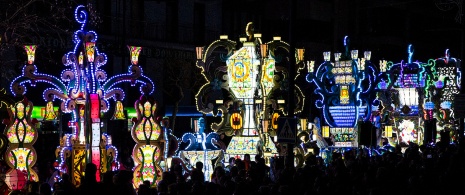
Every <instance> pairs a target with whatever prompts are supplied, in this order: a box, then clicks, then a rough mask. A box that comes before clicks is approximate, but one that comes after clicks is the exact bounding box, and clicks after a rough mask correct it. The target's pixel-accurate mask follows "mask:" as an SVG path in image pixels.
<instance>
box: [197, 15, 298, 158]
mask: <svg viewBox="0 0 465 195" xmlns="http://www.w3.org/2000/svg"><path fill="white" fill-rule="evenodd" d="M246 34H247V37H241V38H240V43H241V47H239V48H238V49H237V48H236V47H237V46H236V45H237V42H235V41H232V40H229V39H228V37H227V36H226V35H222V36H221V37H220V39H219V40H217V41H214V42H213V43H211V44H210V45H209V46H208V47H207V49H206V50H205V51H204V50H203V47H197V48H196V51H197V66H198V67H199V68H201V69H202V74H203V75H204V77H205V79H206V80H207V83H206V84H205V85H203V86H202V87H201V89H200V90H199V92H198V93H197V95H196V100H197V102H196V104H197V109H198V110H199V111H200V112H202V113H204V114H207V113H212V114H213V115H214V116H221V122H219V123H213V124H212V125H211V129H212V130H213V131H215V132H216V133H218V134H219V135H221V134H224V135H226V136H233V137H232V139H231V141H230V143H229V144H228V146H227V148H226V154H225V158H226V159H229V158H230V157H234V158H241V159H243V156H244V154H250V156H251V157H254V156H255V155H257V154H259V155H262V156H265V157H270V156H272V155H273V154H277V149H276V145H275V143H274V141H273V140H272V139H271V137H274V136H275V135H276V131H275V130H276V129H277V118H278V117H279V116H285V115H287V113H288V112H289V111H288V110H286V109H285V106H284V104H285V102H284V101H283V99H285V97H287V94H288V93H289V92H288V91H287V90H289V86H288V85H289V82H288V80H289V79H294V78H289V73H288V69H287V67H288V63H289V62H288V59H287V58H285V56H286V55H288V54H289V44H287V43H285V42H283V41H281V38H280V37H274V38H273V41H270V42H268V43H262V41H261V34H258V33H254V29H253V24H252V23H249V24H247V27H246ZM295 89H296V90H295V94H296V95H295V99H296V101H295V102H296V106H295V108H296V109H295V110H294V112H295V113H297V112H300V111H301V109H302V107H303V102H304V96H303V94H302V92H301V91H300V88H299V87H297V86H296V87H295ZM220 113H221V114H220Z"/></svg>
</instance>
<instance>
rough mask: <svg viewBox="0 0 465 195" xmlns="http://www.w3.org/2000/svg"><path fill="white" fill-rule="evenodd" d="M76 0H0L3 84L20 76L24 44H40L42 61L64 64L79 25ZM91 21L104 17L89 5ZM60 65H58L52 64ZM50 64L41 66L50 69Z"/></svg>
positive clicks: (1, 71) (1, 83)
mask: <svg viewBox="0 0 465 195" xmlns="http://www.w3.org/2000/svg"><path fill="white" fill-rule="evenodd" d="M76 5H77V4H76V2H75V1H74V0H55V1H53V0H14V1H10V0H0V76H1V78H2V82H0V86H2V85H3V86H4V87H5V88H7V87H6V86H7V85H9V83H10V82H11V80H12V79H13V78H14V77H15V76H17V75H18V74H17V73H16V71H17V68H15V67H20V65H22V64H23V62H24V61H25V59H26V58H25V56H24V50H23V48H22V47H23V46H24V45H28V44H34V45H38V46H39V47H38V51H37V52H36V53H40V58H37V57H36V59H37V60H39V59H40V60H41V62H42V63H46V64H48V65H50V64H52V65H55V64H56V65H61V64H62V63H61V57H62V56H63V54H64V53H63V52H61V50H60V49H63V50H64V49H69V48H72V43H71V41H72V38H71V37H72V32H73V31H72V30H73V29H74V28H73V26H74V25H75V22H74V18H73V17H74V14H73V13H74V9H75V8H76ZM87 7H88V9H89V17H90V21H91V24H90V25H97V24H98V23H99V22H100V21H101V20H100V18H99V17H98V15H97V14H96V12H95V11H93V10H92V6H91V4H89V5H88V6H87ZM49 67H56V66H49ZM46 69H47V66H46V65H44V66H43V67H41V70H42V71H44V72H48V71H47V70H46Z"/></svg>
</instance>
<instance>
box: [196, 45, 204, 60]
mask: <svg viewBox="0 0 465 195" xmlns="http://www.w3.org/2000/svg"><path fill="white" fill-rule="evenodd" d="M195 55H196V57H197V60H202V56H203V47H195Z"/></svg>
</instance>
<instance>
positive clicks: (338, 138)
mask: <svg viewBox="0 0 465 195" xmlns="http://www.w3.org/2000/svg"><path fill="white" fill-rule="evenodd" d="M344 47H345V52H344V53H334V61H333V62H331V52H329V51H328V52H323V58H324V62H323V63H322V64H320V65H319V66H318V67H317V69H316V71H315V72H313V67H312V68H309V69H310V72H309V74H308V75H307V81H308V82H310V83H313V84H315V85H316V90H315V94H317V95H319V98H318V99H317V100H316V101H315V105H316V107H317V108H319V109H321V112H322V116H323V120H324V123H325V124H326V125H322V126H321V134H319V135H318V136H317V137H319V136H322V137H325V138H329V137H331V138H333V140H334V143H333V146H335V147H357V146H358V144H359V142H358V137H357V136H358V130H357V128H358V127H359V125H360V122H367V121H368V122H369V120H370V115H371V112H372V106H377V105H378V104H379V102H378V100H377V99H376V97H375V96H373V95H372V93H373V91H374V90H375V86H376V84H375V83H376V82H378V81H379V80H380V78H378V72H379V71H378V70H377V69H376V67H375V66H374V64H373V63H372V62H371V52H370V51H365V52H364V53H363V54H364V57H363V58H359V57H358V56H359V53H358V50H351V51H349V38H348V37H347V36H346V37H344ZM320 145H322V146H324V144H320Z"/></svg>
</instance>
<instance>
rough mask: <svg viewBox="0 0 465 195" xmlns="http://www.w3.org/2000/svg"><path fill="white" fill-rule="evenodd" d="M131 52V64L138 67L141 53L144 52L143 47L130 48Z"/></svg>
mask: <svg viewBox="0 0 465 195" xmlns="http://www.w3.org/2000/svg"><path fill="white" fill-rule="evenodd" d="M128 48H129V52H130V55H131V63H132V64H133V65H137V64H138V63H139V53H140V51H141V50H142V47H136V46H128Z"/></svg>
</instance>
